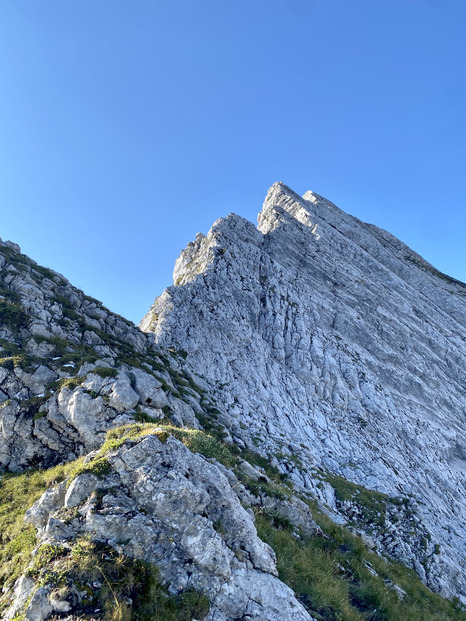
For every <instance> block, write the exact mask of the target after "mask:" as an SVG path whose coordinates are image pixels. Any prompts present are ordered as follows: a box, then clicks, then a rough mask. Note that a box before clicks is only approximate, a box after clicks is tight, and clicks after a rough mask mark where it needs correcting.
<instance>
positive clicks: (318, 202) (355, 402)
mask: <svg viewBox="0 0 466 621" xmlns="http://www.w3.org/2000/svg"><path fill="white" fill-rule="evenodd" d="M258 223H259V224H258V227H257V228H256V227H255V226H254V225H253V224H251V223H250V222H248V221H246V220H244V219H243V218H241V217H239V216H236V215H229V216H228V217H226V218H224V219H221V220H218V221H217V222H216V223H215V224H214V225H213V227H212V229H211V230H210V232H209V233H208V235H207V236H204V235H202V234H198V235H197V236H196V239H195V241H194V242H191V243H189V244H188V246H187V248H186V249H185V250H183V252H182V253H181V255H180V257H179V259H178V260H177V262H176V265H175V270H174V286H172V287H169V288H168V289H167V290H166V291H165V292H164V293H163V294H162V295H161V296H160V297H159V298H157V299H156V301H155V303H154V305H153V306H152V308H151V309H150V310H149V312H148V313H147V315H146V316H145V317H144V318H143V320H142V321H141V324H140V327H141V328H142V330H144V331H146V332H151V333H153V335H154V337H155V341H156V342H157V344H158V345H162V346H171V347H175V348H182V349H184V350H186V351H187V352H188V357H187V360H186V363H187V365H188V367H189V368H195V369H196V371H197V373H199V374H202V375H203V376H204V378H205V380H206V381H207V383H208V385H209V387H210V390H211V391H212V394H214V395H215V397H216V399H217V401H218V403H221V404H222V408H223V410H224V411H225V415H224V416H223V418H221V422H222V423H223V424H224V425H225V426H226V427H227V428H228V430H229V432H230V434H231V436H232V438H233V439H234V440H235V441H236V442H237V443H239V444H240V445H241V444H243V445H247V446H250V447H254V446H255V447H258V449H259V450H260V451H261V452H262V453H263V454H264V455H267V456H268V457H269V458H270V459H272V461H274V463H276V464H277V465H278V466H279V467H280V468H281V469H282V470H283V471H285V472H288V473H290V474H291V476H292V477H293V479H294V481H295V483H296V484H297V485H298V486H301V487H302V488H304V489H308V490H309V491H311V492H312V493H313V494H314V495H315V496H316V497H318V498H320V500H321V501H322V502H324V503H325V504H326V505H327V507H328V508H329V510H330V511H332V512H333V513H334V514H335V515H337V516H339V518H338V517H337V518H336V519H341V520H345V521H347V522H348V523H349V525H353V527H354V528H361V529H362V530H364V531H365V532H366V533H369V534H370V536H371V537H372V538H373V539H374V541H375V545H376V546H377V547H378V548H379V549H383V550H384V551H387V552H389V553H390V554H391V555H392V556H394V557H396V558H398V559H400V560H402V561H403V562H404V563H406V564H408V565H410V566H412V567H413V568H415V569H416V571H417V573H418V574H419V576H420V577H421V578H422V579H423V580H424V581H425V582H426V583H427V584H428V585H429V586H430V587H431V588H433V589H434V590H437V591H439V592H441V593H443V594H444V595H447V596H451V595H458V596H460V597H462V598H464V597H466V567H465V542H466V536H465V535H466V507H465V498H466V484H465V465H466V435H465V429H466V425H465V416H466V399H465V397H466V390H465V379H466V359H465V351H466V285H464V284H463V283H461V282H459V281H457V280H455V279H453V278H450V277H448V276H446V275H444V274H442V273H440V272H439V271H437V270H436V269H435V268H434V267H433V266H431V265H430V264H429V263H427V262H426V261H425V260H424V259H422V258H421V257H420V256H419V255H418V254H416V253H415V252H413V251H412V250H411V249H409V248H408V247H407V246H406V245H404V244H403V243H402V242H400V241H399V240H398V239H396V238H395V237H393V236H392V235H390V234H389V233H387V232H386V231H383V230H381V229H379V228H377V227H376V226H373V225H368V224H365V223H363V222H361V221H359V220H357V219H356V218H354V217H352V216H350V215H348V214H346V213H345V212H343V211H342V210H340V209H339V208H338V207H336V206H335V205H334V204H333V203H331V202H330V201H328V200H326V199H324V198H322V197H321V196H319V195H318V194H315V193H313V192H307V193H306V194H304V196H303V197H300V196H298V195H297V194H295V193H294V192H293V191H292V190H290V189H289V188H288V187H287V186H285V185H284V184H282V183H276V184H274V185H273V186H272V187H271V189H270V190H269V192H268V195H267V198H266V200H265V202H264V206H263V209H262V211H261V212H260V214H259V217H258ZM340 477H344V479H347V480H349V481H352V482H354V483H356V484H361V485H364V486H365V487H368V488H370V489H373V490H377V491H378V492H381V493H382V494H385V495H386V496H385V498H386V507H385V509H384V510H379V511H377V516H376V517H377V518H378V519H374V515H369V516H368V513H367V512H366V515H364V507H361V505H360V504H359V505H358V502H357V498H356V496H357V492H355V493H354V494H353V496H352V497H348V494H346V495H345V493H344V492H342V490H341V486H340V487H339V485H338V484H339V482H340V483H341V479H340ZM349 495H350V496H351V494H349ZM400 503H401V506H403V507H405V508H406V511H405V512H404V513H403V515H402V516H401V519H400V512H399V510H398V509H397V507H399V506H400ZM397 511H398V513H397ZM368 517H369V519H367V518H368Z"/></svg>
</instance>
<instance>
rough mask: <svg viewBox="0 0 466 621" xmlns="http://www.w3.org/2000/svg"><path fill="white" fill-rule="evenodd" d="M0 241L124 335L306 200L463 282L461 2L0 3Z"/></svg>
mask: <svg viewBox="0 0 466 621" xmlns="http://www.w3.org/2000/svg"><path fill="white" fill-rule="evenodd" d="M0 17H1V19H0V78H1V85H2V88H1V89H0V237H2V238H3V239H12V240H13V241H16V242H17V243H19V244H20V245H21V247H22V249H23V251H24V252H26V253H27V254H28V255H29V256H31V257H32V258H34V259H35V260H37V261H38V262H39V263H41V264H43V265H47V266H49V267H52V268H54V269H56V270H57V271H59V272H61V273H63V274H64V275H65V276H66V277H67V278H69V279H70V280H71V282H72V283H73V284H75V285H76V286H79V287H80V288H82V289H84V290H85V291H86V293H88V294H89V295H93V296H95V297H98V298H99V299H101V300H102V301H103V302H104V304H105V305H106V306H108V307H109V308H110V309H112V310H114V311H116V312H118V313H120V314H122V315H124V316H126V317H128V318H129V319H132V320H133V321H135V322H137V321H139V319H140V318H141V317H142V315H143V314H144V313H145V312H146V310H147V309H148V307H149V305H150V304H151V303H152V301H153V298H154V297H155V296H156V295H158V294H160V293H161V292H162V291H163V289H164V288H165V287H166V286H167V285H169V284H171V273H172V270H173V265H174V262H175V260H176V257H177V256H178V254H179V252H180V250H181V249H182V248H183V247H184V246H185V245H186V244H187V243H188V242H189V241H190V240H191V239H193V238H194V236H195V234H196V233H197V232H198V231H202V232H204V233H206V232H207V231H208V229H209V228H210V226H211V225H212V224H213V222H214V221H215V220H216V219H217V218H219V217H222V216H224V215H226V214H228V213H229V212H232V211H233V212H235V213H238V214H240V215H242V216H244V217H246V218H248V219H250V220H253V221H255V219H256V216H257V212H258V211H259V210H260V208H261V205H262V201H263V199H264V197H265V194H266V192H267V189H268V187H269V186H270V185H271V184H272V183H273V182H274V181H279V180H281V181H284V182H285V183H287V184H288V185H289V186H291V187H292V188H293V189H294V190H295V191H297V192H299V193H301V194H302V193H304V192H305V191H306V190H308V189H312V190H314V191H316V192H318V193H319V194H323V195H324V196H326V197H327V198H329V199H330V200H332V201H333V202H335V203H336V204H337V205H339V206H340V207H341V208H343V209H345V211H348V212H349V213H351V214H353V215H355V216H357V217H359V218H361V219H362V220H364V221H367V222H371V223H374V224H377V225H378V226H381V227H383V228H385V229H387V230H389V231H390V232H392V233H393V234H395V235H397V236H398V237H399V238H400V239H402V240H403V241H404V242H406V243H408V244H409V245H410V246H411V247H412V248H413V249H414V250H416V251H417V252H419V253H420V254H422V255H423V256H424V257H425V258H426V259H427V260H429V261H430V262H431V263H433V264H434V265H435V266H436V267H437V268H439V269H441V270H442V271H444V272H447V273H449V274H451V275H452V276H454V277H456V278H458V279H460V280H463V281H466V258H465V252H464V247H465V244H464V240H463V237H464V233H465V231H466V209H465V204H466V174H465V163H466V124H465V114H466V113H465V111H466V69H465V66H466V65H465V59H466V37H465V36H464V25H465V23H466V2H464V0H386V1H378V2H374V0H367V1H366V0H351V2H350V1H349V0H340V1H338V0H248V1H246V0H236V1H235V2H232V1H230V0H223V1H222V2H219V1H218V0H200V1H198V2H193V0H171V1H170V2H157V1H156V0H137V1H134V2H129V1H128V0H74V1H72V0H47V1H45V2H37V1H33V0H22V1H21V2H19V1H18V0H3V2H2V5H1V7H0Z"/></svg>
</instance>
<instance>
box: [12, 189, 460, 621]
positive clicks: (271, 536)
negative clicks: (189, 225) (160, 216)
mask: <svg viewBox="0 0 466 621" xmlns="http://www.w3.org/2000/svg"><path fill="white" fill-rule="evenodd" d="M258 222H259V224H258V227H255V226H254V225H253V224H251V223H250V222H248V221H247V220H244V219H243V218H240V217H238V216H236V215H233V214H232V215H229V216H228V217H226V218H224V219H220V220H218V221H217V222H216V223H215V224H214V225H213V227H212V229H211V230H210V232H209V233H208V235H207V236H205V235H202V234H198V235H197V236H196V239H195V240H194V241H193V242H191V243H189V244H188V246H187V247H186V249H185V250H183V251H182V253H181V255H180V257H179V258H178V260H177V262H176V265H175V269H174V286H171V287H169V288H168V289H167V290H166V291H165V292H164V293H163V294H162V295H161V296H160V297H159V298H158V299H157V300H156V301H155V303H154V305H153V306H152V308H151V309H150V311H149V312H148V313H147V315H146V316H145V317H144V319H143V320H142V322H141V328H138V327H136V326H134V325H133V324H132V323H131V322H129V321H127V320H125V319H124V318H122V317H119V316H118V315H115V314H114V313H112V312H110V311H109V310H108V309H106V308H105V307H104V306H103V305H102V304H101V303H100V302H99V301H98V300H95V299H93V298H90V297H89V296H87V295H85V294H84V293H83V292H82V291H80V290H79V289H77V288H76V287H74V286H73V285H72V284H71V283H70V282H68V281H67V280H66V278H64V277H63V276H61V275H60V274H57V273H56V272H54V271H53V270H51V269H49V268H46V267H42V266H40V265H38V264H37V263H36V262H35V261H34V260H33V259H31V258H29V257H27V256H26V255H24V254H22V253H21V250H20V247H19V246H18V245H17V244H14V243H12V242H2V241H1V240H0V468H1V474H0V617H1V619H2V621H21V620H23V619H24V620H25V621H58V620H59V619H61V620H63V621H78V620H80V619H88V620H89V621H91V620H95V621H97V620H99V621H196V620H197V621H200V620H201V619H203V620H204V621H240V620H242V621H337V620H343V619H344V620H345V621H399V620H400V619H409V620H410V621H435V620H438V619H443V620H445V621H466V607H465V606H466V590H465V582H466V578H465V562H464V553H465V549H464V547H465V541H466V537H465V535H466V523H465V522H466V511H465V507H464V504H465V496H466V495H465V479H464V470H465V461H466V442H465V424H464V420H465V409H464V408H465V402H466V401H465V388H464V387H465V381H464V379H465V377H464V375H465V359H464V353H465V340H466V327H465V320H466V313H465V296H466V286H465V285H464V284H463V283H461V282H459V281H457V280H454V279H452V278H449V277H448V276H446V275H444V274H442V273H440V272H438V271H437V270H436V269H435V268H434V267H432V266H431V265H430V264H429V263H427V262H426V261H424V260H423V259H422V258H421V257H420V256H419V255H417V254H416V253H414V252H413V251H412V250H410V249H409V248H408V247H407V246H405V245H404V244H402V243H401V242H400V241H398V240H397V239H396V238H394V237H393V236H391V235H390V234H389V233H387V232H385V231H382V230H380V229H378V228H376V227H374V226H371V225H368V224H364V223H362V222H360V221H359V220H357V219H356V218H353V217H351V216H349V215H347V214H346V213H345V212H343V211H341V210H340V209H339V208H338V207H336V206H335V205H334V204H333V203H331V202H330V201H328V200H326V199H324V198H323V197H321V196H319V195H318V194H315V193H313V192H307V193H306V194H305V195H304V196H303V197H300V196H298V195H297V194H295V193H294V192H293V191H292V190H290V188H288V187H287V186H285V185H284V184H282V183H276V184H274V185H273V186H272V187H271V189H270V190H269V192H268V194H267V197H266V200H265V202H264V206H263V209H262V211H261V213H260V214H259V218H258ZM426 585H427V586H426ZM428 587H429V588H428Z"/></svg>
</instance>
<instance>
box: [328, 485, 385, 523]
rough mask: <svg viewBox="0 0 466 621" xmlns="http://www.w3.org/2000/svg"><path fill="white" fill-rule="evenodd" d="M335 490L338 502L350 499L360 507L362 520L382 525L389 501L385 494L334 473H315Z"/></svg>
mask: <svg viewBox="0 0 466 621" xmlns="http://www.w3.org/2000/svg"><path fill="white" fill-rule="evenodd" d="M317 476H318V477H319V478H321V479H322V480H324V481H327V483H330V485H331V486H332V487H333V489H334V490H335V496H336V498H337V500H339V501H340V502H346V501H351V502H354V503H356V504H357V505H358V507H359V508H360V510H361V512H362V514H363V518H364V522H365V523H368V524H370V523H373V524H375V525H377V526H380V527H382V526H384V524H385V516H386V510H387V503H389V502H391V500H392V499H391V498H390V497H389V496H387V494H382V493H381V492H376V491H374V490H370V489H367V488H365V487H362V485H357V484H356V483H351V482H350V481H348V480H347V479H345V478H343V477H340V476H338V475H336V474H330V473H325V474H321V473H319V474H318V475H317Z"/></svg>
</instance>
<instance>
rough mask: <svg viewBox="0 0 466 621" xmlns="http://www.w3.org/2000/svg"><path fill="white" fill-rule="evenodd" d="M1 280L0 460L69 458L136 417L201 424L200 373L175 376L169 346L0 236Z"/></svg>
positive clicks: (11, 464)
mask: <svg viewBox="0 0 466 621" xmlns="http://www.w3.org/2000/svg"><path fill="white" fill-rule="evenodd" d="M0 279H1V286H0V319H1V323H0V425H1V427H0V431H1V442H0V467H2V468H6V469H8V470H10V471H13V472H17V471H21V470H24V469H25V468H28V467H31V466H38V465H40V466H50V465H52V464H55V463H58V462H63V461H70V460H72V459H75V458H76V457H78V456H80V455H85V454H86V453H87V452H88V451H91V450H94V449H96V448H98V447H99V446H100V445H101V444H102V442H103V441H104V438H105V432H106V431H107V430H108V429H110V428H111V427H117V426H119V425H122V424H126V423H129V422H134V421H135V419H136V420H149V421H150V420H163V419H167V420H171V421H172V422H175V423H176V424H180V425H183V424H186V425H189V426H191V427H198V426H199V425H198V423H197V419H196V416H195V412H198V413H203V412H204V413H205V409H206V406H208V405H209V403H210V402H209V400H208V399H206V400H205V401H204V404H203V405H201V403H200V402H201V399H202V396H201V394H202V389H201V388H200V387H199V386H198V384H197V383H196V382H201V383H202V380H200V379H199V378H197V380H196V382H195V381H194V379H193V378H192V377H191V376H187V377H181V376H180V375H179V373H178V371H179V364H178V361H179V359H180V355H179V354H177V352H173V351H172V352H170V351H165V352H162V351H161V350H160V348H157V347H154V346H153V345H151V344H150V343H149V340H148V338H147V337H146V335H144V334H143V333H142V332H141V331H140V330H138V329H137V328H136V327H135V326H134V325H133V324H131V322H129V321H127V320H126V319H123V318H122V317H119V316H118V315H115V314H114V313H111V312H110V311H108V310H107V309H105V308H104V307H103V306H102V304H101V303H100V302H98V301H97V300H94V299H92V298H90V297H88V296H86V295H84V294H83V293H82V291H79V290H78V289H76V288H75V287H73V286H72V285H71V284H70V283H69V282H68V281H67V280H66V279H65V278H64V277H63V276H61V275H60V274H57V273H55V272H53V271H52V270H49V269H47V268H43V267H41V266H39V265H37V264H36V263H35V262H34V261H33V260H31V259H29V258H28V257H26V256H25V255H23V254H21V253H20V251H19V246H17V245H16V244H13V245H11V244H10V245H7V244H1V243H0ZM181 393H183V394H181ZM210 406H212V403H210Z"/></svg>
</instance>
